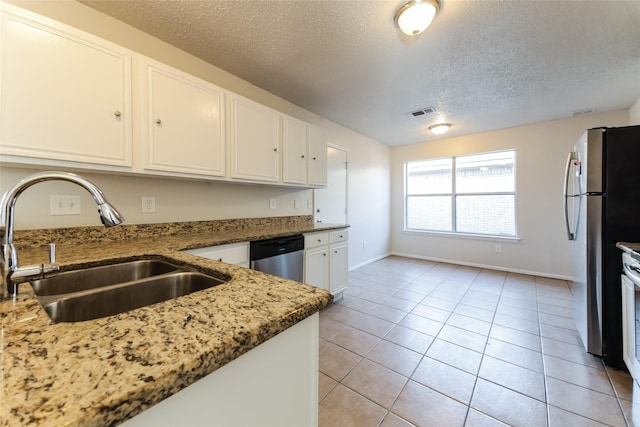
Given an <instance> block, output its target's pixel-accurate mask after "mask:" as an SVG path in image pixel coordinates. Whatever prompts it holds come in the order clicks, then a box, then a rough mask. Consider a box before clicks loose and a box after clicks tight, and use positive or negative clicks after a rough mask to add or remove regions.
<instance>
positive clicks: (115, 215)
mask: <svg viewBox="0 0 640 427" xmlns="http://www.w3.org/2000/svg"><path fill="white" fill-rule="evenodd" d="M56 180H57V181H68V182H73V183H75V184H78V185H79V186H80V187H82V188H84V189H85V190H87V191H88V192H89V193H91V196H92V197H93V199H94V200H95V202H96V203H97V204H98V213H99V214H100V220H101V221H102V224H104V226H105V227H112V226H114V225H118V224H121V223H122V222H123V221H124V218H123V217H122V215H120V213H119V212H118V211H117V210H116V208H114V207H113V206H111V205H110V204H109V203H108V202H107V200H106V199H105V197H104V194H102V191H100V189H99V188H98V187H97V186H96V185H95V184H93V183H91V182H90V181H89V180H87V179H86V178H83V177H81V176H79V175H76V174H73V173H69V172H55V171H52V172H40V173H36V174H33V175H29V176H28V177H26V178H24V179H23V180H21V181H19V182H18V183H17V184H15V185H14V186H13V187H11V188H9V189H8V190H7V192H6V193H4V195H3V196H2V201H1V202H0V206H1V208H0V209H1V210H0V227H1V228H2V229H1V232H2V241H0V243H1V244H2V258H0V273H1V279H0V280H1V281H2V282H1V283H0V285H1V286H0V300H3V299H5V298H6V297H8V296H15V295H17V293H18V284H20V283H23V282H28V281H29V280H34V279H39V278H42V277H44V276H45V275H48V274H53V273H56V272H58V271H59V270H60V268H59V267H58V266H57V265H56V264H55V245H53V244H50V245H49V263H48V264H40V265H29V266H25V267H19V266H18V252H17V250H16V247H15V246H14V245H13V218H14V213H13V210H14V207H15V204H16V201H17V200H18V196H20V194H22V192H23V191H24V190H26V189H27V188H29V187H31V186H32V185H34V184H37V183H39V182H43V181H56Z"/></svg>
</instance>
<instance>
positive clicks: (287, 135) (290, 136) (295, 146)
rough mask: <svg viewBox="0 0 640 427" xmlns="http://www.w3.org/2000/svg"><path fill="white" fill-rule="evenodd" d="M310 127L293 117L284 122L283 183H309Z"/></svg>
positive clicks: (285, 119) (286, 117) (286, 118)
mask: <svg viewBox="0 0 640 427" xmlns="http://www.w3.org/2000/svg"><path fill="white" fill-rule="evenodd" d="M308 145H309V125H308V124H307V123H305V122H303V121H301V120H297V119H294V118H293V117H288V116H285V117H284V119H283V121H282V151H283V153H282V181H283V182H286V183H290V184H305V183H306V182H307V162H308V156H307V148H308Z"/></svg>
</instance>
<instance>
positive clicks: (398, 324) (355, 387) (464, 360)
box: [319, 257, 632, 427]
mask: <svg viewBox="0 0 640 427" xmlns="http://www.w3.org/2000/svg"><path fill="white" fill-rule="evenodd" d="M571 298H572V297H571V291H570V288H569V286H568V283H567V282H565V281H561V280H553V279H546V278H541V277H534V276H526V275H521V274H512V273H504V272H498V271H493V270H484V269H479V268H471V267H464V266H457V265H452V264H443V263H435V262H430V261H422V260H413V259H407V258H400V257H388V258H385V259H383V260H380V261H377V262H374V263H372V264H369V265H366V266H364V267H362V268H359V269H357V270H354V271H352V272H350V281H349V288H348V290H347V291H346V293H345V296H344V299H343V300H340V301H338V302H336V303H334V304H332V305H331V306H329V307H327V308H326V309H324V310H323V311H322V312H321V314H320V393H319V399H320V406H319V424H320V427H337V426H358V427H368V426H372V427H375V426H382V427H401V426H411V425H415V426H437V427H440V426H470V427H471V426H474V427H476V426H504V425H515V426H550V427H566V426H571V427H574V426H602V425H608V426H625V425H631V422H630V421H627V420H630V419H631V415H630V413H631V385H632V380H631V377H630V376H629V375H628V374H627V373H626V372H622V371H618V370H615V369H612V368H609V367H604V366H603V364H602V362H601V361H600V359H598V358H596V357H593V356H591V355H589V354H587V353H586V352H585V351H584V349H583V348H582V346H581V342H580V338H579V336H578V334H577V332H576V330H575V327H574V325H573V320H572V314H573V313H572V299H571Z"/></svg>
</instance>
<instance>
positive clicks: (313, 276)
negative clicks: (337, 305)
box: [304, 246, 329, 290]
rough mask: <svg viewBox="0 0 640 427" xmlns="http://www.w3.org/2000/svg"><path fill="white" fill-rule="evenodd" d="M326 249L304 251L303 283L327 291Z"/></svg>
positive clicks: (327, 260)
mask: <svg viewBox="0 0 640 427" xmlns="http://www.w3.org/2000/svg"><path fill="white" fill-rule="evenodd" d="M327 252H328V249H327V247H326V246H325V247H322V248H318V249H313V250H309V251H305V255H304V282H305V283H307V284H309V285H313V286H315V287H318V288H322V289H326V290H329V256H328V255H327Z"/></svg>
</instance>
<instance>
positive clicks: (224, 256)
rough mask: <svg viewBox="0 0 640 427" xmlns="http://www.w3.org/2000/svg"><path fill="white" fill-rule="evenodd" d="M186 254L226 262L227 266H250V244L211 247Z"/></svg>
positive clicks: (191, 250) (189, 251)
mask: <svg viewBox="0 0 640 427" xmlns="http://www.w3.org/2000/svg"><path fill="white" fill-rule="evenodd" d="M184 252H185V253H188V254H192V255H198V256H201V257H203V258H208V259H214V260H216V261H222V262H226V263H227V264H233V265H240V266H242V267H248V266H249V243H248V242H241V243H231V244H229V245H220V246H209V247H206V248H198V249H189V250H187V251H184Z"/></svg>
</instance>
